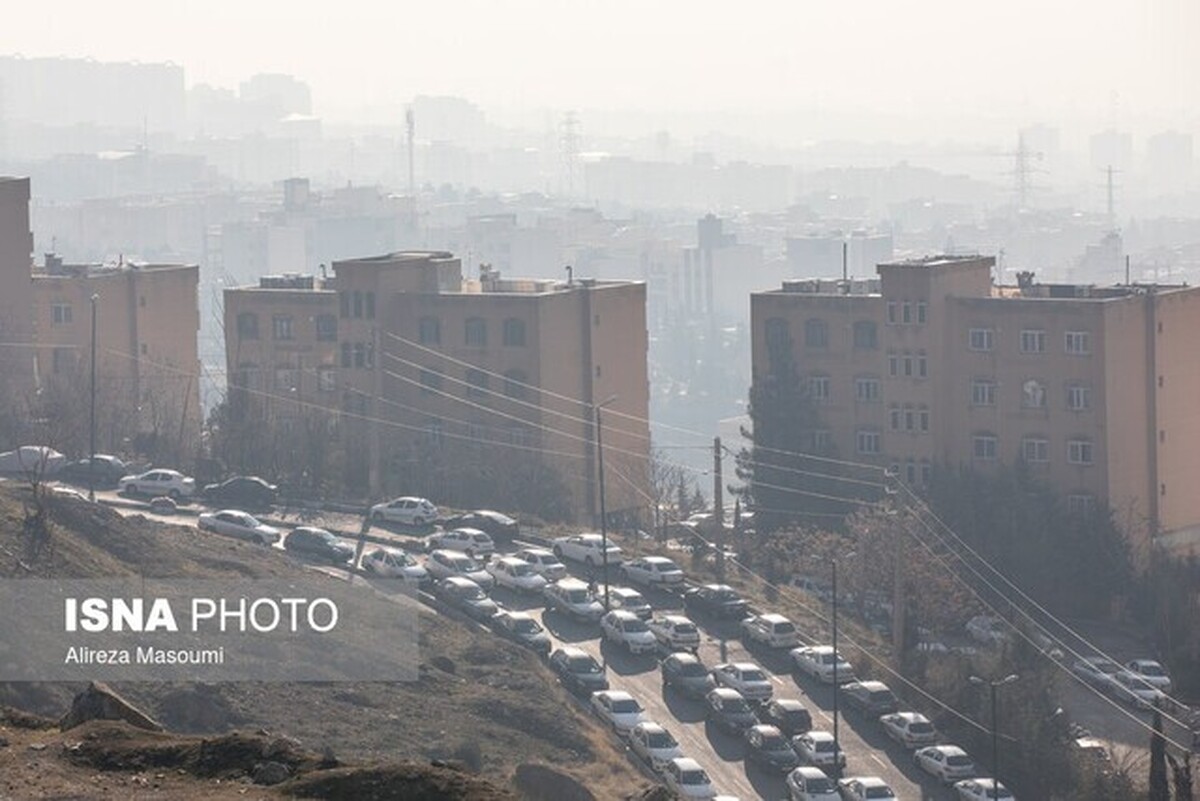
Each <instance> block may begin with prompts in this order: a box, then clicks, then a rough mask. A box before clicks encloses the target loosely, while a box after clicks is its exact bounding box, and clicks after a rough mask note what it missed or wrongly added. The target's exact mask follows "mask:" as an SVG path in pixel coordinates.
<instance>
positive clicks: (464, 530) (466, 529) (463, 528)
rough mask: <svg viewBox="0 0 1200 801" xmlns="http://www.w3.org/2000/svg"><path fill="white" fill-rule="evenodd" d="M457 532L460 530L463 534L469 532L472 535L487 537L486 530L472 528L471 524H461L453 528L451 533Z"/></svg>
mask: <svg viewBox="0 0 1200 801" xmlns="http://www.w3.org/2000/svg"><path fill="white" fill-rule="evenodd" d="M455 532H459V533H462V534H469V535H471V536H472V537H475V536H479V537H487V533H486V532H484V531H480V530H479V529H477V528H470V527H469V526H459V527H458V528H455V529H452V530H451V532H450V533H455ZM488 539H491V538H490V537H488Z"/></svg>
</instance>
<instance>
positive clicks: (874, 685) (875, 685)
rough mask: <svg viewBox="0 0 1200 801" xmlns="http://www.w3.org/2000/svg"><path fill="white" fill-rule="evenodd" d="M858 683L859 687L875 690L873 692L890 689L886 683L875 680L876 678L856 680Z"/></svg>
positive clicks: (870, 690)
mask: <svg viewBox="0 0 1200 801" xmlns="http://www.w3.org/2000/svg"><path fill="white" fill-rule="evenodd" d="M856 683H857V684H858V686H859V687H862V688H863V689H864V690H867V691H869V692H873V693H875V692H879V691H880V690H890V688H889V687H888V686H887V685H886V684H884V683H883V682H882V681H875V680H874V679H867V680H866V681H860V682H856Z"/></svg>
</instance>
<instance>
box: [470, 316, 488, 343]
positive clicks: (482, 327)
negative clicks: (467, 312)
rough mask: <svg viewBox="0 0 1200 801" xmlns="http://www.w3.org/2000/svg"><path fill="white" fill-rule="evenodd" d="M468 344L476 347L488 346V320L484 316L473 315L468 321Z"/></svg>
mask: <svg viewBox="0 0 1200 801" xmlns="http://www.w3.org/2000/svg"><path fill="white" fill-rule="evenodd" d="M466 340H467V344H468V345H470V346H472V347H476V348H486V347H487V321H485V320H484V319H483V318H482V317H471V318H469V319H468V320H467V323H466Z"/></svg>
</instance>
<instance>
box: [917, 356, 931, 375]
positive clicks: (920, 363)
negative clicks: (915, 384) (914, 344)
mask: <svg viewBox="0 0 1200 801" xmlns="http://www.w3.org/2000/svg"><path fill="white" fill-rule="evenodd" d="M928 377H929V362H928V360H927V359H926V358H925V352H924V351H922V352H921V353H918V354H917V378H928Z"/></svg>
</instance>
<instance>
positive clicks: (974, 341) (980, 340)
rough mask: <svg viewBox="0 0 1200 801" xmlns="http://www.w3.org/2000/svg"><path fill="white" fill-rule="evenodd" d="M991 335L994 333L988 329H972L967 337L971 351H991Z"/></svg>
mask: <svg viewBox="0 0 1200 801" xmlns="http://www.w3.org/2000/svg"><path fill="white" fill-rule="evenodd" d="M993 334H994V332H993V331H992V329H990V328H972V329H971V331H970V335H969V337H968V345H969V347H970V348H971V350H978V351H988V350H991V349H992V336H993Z"/></svg>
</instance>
